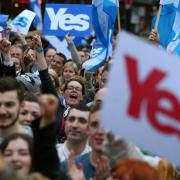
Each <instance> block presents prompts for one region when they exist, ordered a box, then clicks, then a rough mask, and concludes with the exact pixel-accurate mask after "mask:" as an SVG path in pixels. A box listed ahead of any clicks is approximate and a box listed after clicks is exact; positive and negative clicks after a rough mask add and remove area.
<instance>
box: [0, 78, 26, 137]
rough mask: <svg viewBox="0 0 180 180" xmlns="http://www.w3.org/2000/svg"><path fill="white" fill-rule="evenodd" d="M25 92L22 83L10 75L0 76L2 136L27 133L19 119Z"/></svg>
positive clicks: (0, 123) (0, 130) (0, 124)
mask: <svg viewBox="0 0 180 180" xmlns="http://www.w3.org/2000/svg"><path fill="white" fill-rule="evenodd" d="M22 100H23V93H22V89H21V87H20V84H19V83H18V82H17V81H16V80H15V79H14V78H10V77H6V78H0V138H1V139H3V138H5V137H7V136H9V135H10V134H13V133H26V131H25V129H24V128H22V127H21V126H20V124H19V121H18V116H19V112H20V107H21V103H22Z"/></svg>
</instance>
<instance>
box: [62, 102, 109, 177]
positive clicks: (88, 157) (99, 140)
mask: <svg viewBox="0 0 180 180" xmlns="http://www.w3.org/2000/svg"><path fill="white" fill-rule="evenodd" d="M100 113H101V103H100V102H97V103H94V104H93V105H92V107H91V109H90V115H89V120H88V123H89V124H88V126H89V144H90V145H91V147H92V151H90V152H89V153H86V154H84V155H80V156H78V157H77V158H75V162H76V163H77V164H79V163H81V164H82V166H83V171H84V176H85V179H95V178H97V179H98V177H97V172H96V170H97V168H101V167H103V168H101V169H99V170H100V171H101V177H100V178H99V179H105V178H106V177H108V175H109V170H110V169H109V166H108V158H107V157H106V156H104V155H103V142H104V139H105V132H104V129H103V128H101V127H100ZM62 166H63V168H64V169H65V170H67V164H66V161H65V162H63V164H62ZM97 166H99V167H97Z"/></svg>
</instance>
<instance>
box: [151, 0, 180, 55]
mask: <svg viewBox="0 0 180 180" xmlns="http://www.w3.org/2000/svg"><path fill="white" fill-rule="evenodd" d="M161 9H162V10H161ZM164 27H166V28H164ZM149 39H150V40H152V41H157V42H159V43H160V44H161V46H162V47H163V48H164V49H166V51H167V52H168V53H172V54H176V55H178V56H180V1H179V0H161V1H160V7H159V13H158V16H157V18H156V25H155V28H154V29H153V30H152V31H151V34H150V36H149Z"/></svg>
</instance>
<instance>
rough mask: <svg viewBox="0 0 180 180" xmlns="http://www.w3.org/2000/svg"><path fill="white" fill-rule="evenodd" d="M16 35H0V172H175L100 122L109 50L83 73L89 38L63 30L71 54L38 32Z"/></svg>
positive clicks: (128, 175) (31, 175)
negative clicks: (80, 39)
mask: <svg viewBox="0 0 180 180" xmlns="http://www.w3.org/2000/svg"><path fill="white" fill-rule="evenodd" d="M16 36H17V37H18V39H17V41H15V42H12V41H11V36H10V34H8V32H7V35H6V37H4V38H3V39H2V40H1V41H0V77H1V78H0V144H1V145H0V151H1V155H0V159H1V160H0V179H13V180H14V179H53V180H55V179H73V180H81V179H82V180H83V179H97V180H101V179H109V180H112V179H124V180H125V179H127V180H128V179H129V180H133V179H134V180H135V179H138V180H141V179H142V180H143V179H147V180H148V179H149V180H156V179H157V180H158V179H160V180H165V179H167V180H171V179H180V175H179V171H178V168H177V167H175V166H173V165H172V163H171V162H168V161H167V160H165V159H163V158H161V157H158V156H156V155H154V154H153V152H151V153H145V152H144V150H142V149H141V148H139V147H138V146H136V145H134V144H131V143H127V142H125V141H123V139H120V138H119V139H117V138H115V136H114V135H113V134H111V133H107V132H105V130H104V129H103V128H101V126H100V113H101V107H102V103H103V98H104V94H105V92H106V82H107V79H108V76H109V69H110V66H111V63H113V62H111V59H110V58H107V60H106V62H105V63H104V64H103V65H102V66H101V67H100V68H99V69H98V70H97V71H96V72H95V73H90V72H87V71H85V70H84V69H82V63H83V62H85V61H87V60H89V59H90V51H91V49H90V48H89V47H90V46H83V47H81V48H80V49H78V48H77V47H76V46H75V45H74V42H73V39H72V37H71V36H70V35H69V34H67V35H66V37H65V38H66V41H67V43H68V47H69V49H70V52H71V57H72V59H67V58H66V56H65V55H64V54H63V52H57V51H56V49H54V48H53V47H48V48H46V49H45V48H44V46H43V44H42V40H41V37H40V35H38V34H34V35H29V36H27V37H24V36H23V35H22V34H21V33H20V32H17V33H16ZM149 39H150V40H153V41H156V42H158V34H157V32H155V31H154V30H153V31H152V32H151V34H150V37H149Z"/></svg>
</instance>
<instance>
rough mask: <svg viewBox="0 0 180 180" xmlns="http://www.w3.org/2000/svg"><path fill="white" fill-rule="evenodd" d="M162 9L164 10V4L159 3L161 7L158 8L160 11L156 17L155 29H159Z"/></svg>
mask: <svg viewBox="0 0 180 180" xmlns="http://www.w3.org/2000/svg"><path fill="white" fill-rule="evenodd" d="M161 11H162V5H161V4H160V5H159V9H158V13H157V17H156V23H155V27H154V29H155V30H156V31H157V30H158V24H159V19H160V15H161Z"/></svg>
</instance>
